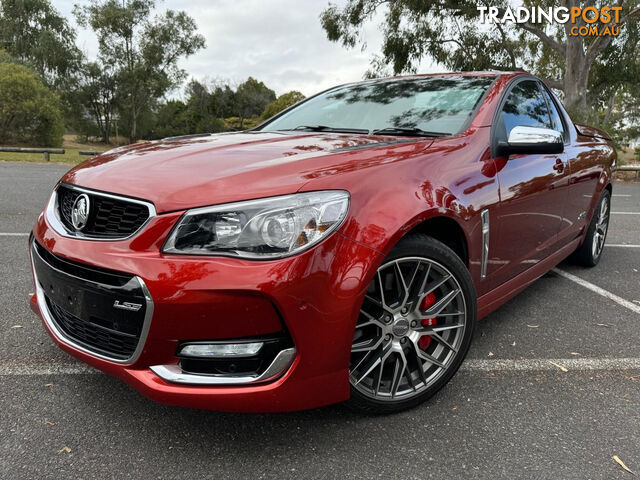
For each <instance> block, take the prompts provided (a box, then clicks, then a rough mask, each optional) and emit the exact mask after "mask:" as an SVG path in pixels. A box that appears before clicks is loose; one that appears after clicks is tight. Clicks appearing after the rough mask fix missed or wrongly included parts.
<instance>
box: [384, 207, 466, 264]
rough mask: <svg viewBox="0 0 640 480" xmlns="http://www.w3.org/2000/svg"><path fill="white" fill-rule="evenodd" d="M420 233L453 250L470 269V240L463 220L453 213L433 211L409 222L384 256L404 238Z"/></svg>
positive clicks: (394, 238)
mask: <svg viewBox="0 0 640 480" xmlns="http://www.w3.org/2000/svg"><path fill="white" fill-rule="evenodd" d="M416 233H420V234H423V235H427V236H429V237H432V238H434V239H436V240H438V241H440V242H442V243H444V244H445V245H446V246H448V247H449V248H451V250H453V251H454V252H455V253H456V255H458V257H460V259H461V260H462V262H463V263H464V264H465V265H466V266H467V268H468V267H469V238H468V234H467V232H466V230H465V229H464V228H463V220H461V219H460V218H458V217H457V216H456V215H454V214H453V213H452V212H449V211H447V212H446V213H443V212H442V211H440V210H438V211H431V212H426V213H425V214H423V215H420V216H418V217H416V218H413V219H412V220H411V221H409V222H407V224H405V225H404V226H403V227H402V228H401V229H400V230H399V231H398V232H397V233H396V235H394V236H393V238H392V239H391V240H390V241H389V242H388V244H387V245H386V248H385V249H384V251H383V253H384V255H385V256H386V255H388V253H389V252H390V251H391V249H392V248H393V247H394V246H395V245H397V243H398V242H399V241H400V240H402V239H403V238H405V237H407V236H409V235H412V234H416Z"/></svg>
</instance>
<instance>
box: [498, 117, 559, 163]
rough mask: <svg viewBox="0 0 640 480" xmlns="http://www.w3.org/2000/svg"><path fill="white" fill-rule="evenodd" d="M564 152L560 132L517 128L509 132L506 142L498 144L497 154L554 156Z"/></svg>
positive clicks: (536, 128) (548, 129) (534, 128)
mask: <svg viewBox="0 0 640 480" xmlns="http://www.w3.org/2000/svg"><path fill="white" fill-rule="evenodd" d="M563 151H564V137H563V135H562V133H561V132H558V131H556V130H552V129H550V128H539V127H524V126H520V125H519V126H517V127H513V128H512V129H511V132H509V140H508V141H507V142H504V141H502V142H498V145H497V152H496V153H497V154H498V155H500V156H506V157H508V156H509V155H511V154H541V155H545V154H549V155H550V154H556V153H562V152H563Z"/></svg>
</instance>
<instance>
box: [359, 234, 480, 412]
mask: <svg viewBox="0 0 640 480" xmlns="http://www.w3.org/2000/svg"><path fill="white" fill-rule="evenodd" d="M476 311H477V308H476V292H475V288H474V286H473V281H472V280H471V276H470V275H469V271H468V270H467V268H466V266H465V265H464V263H463V262H462V261H461V259H460V258H459V257H458V256H457V255H456V254H455V253H454V252H453V251H452V250H451V249H450V248H448V247H447V246H446V245H444V244H443V243H441V242H439V241H437V240H435V239H433V238H431V237H428V236H425V235H412V236H410V237H407V238H405V239H403V240H401V241H400V243H399V244H398V245H397V246H396V247H395V248H394V249H393V250H392V251H391V253H390V254H389V256H388V257H387V258H386V259H385V261H384V263H383V265H382V266H381V267H380V268H379V269H378V271H377V272H376V274H375V277H374V278H373V281H372V282H371V284H370V285H369V288H368V290H367V293H366V296H365V299H364V301H363V304H362V307H361V310H360V315H359V318H358V322H357V324H356V329H355V332H354V336H353V344H352V347H351V361H350V367H349V368H350V375H349V380H350V383H351V400H350V404H351V405H352V406H353V407H355V408H357V409H359V410H364V411H367V412H371V413H390V412H395V411H400V410H404V409H406V408H411V407H413V406H416V405H418V404H420V403H422V402H424V401H425V400H427V399H428V398H429V397H431V396H432V395H433V394H435V393H436V392H437V391H438V390H440V389H441V388H442V387H443V386H444V385H445V384H446V383H447V382H448V381H449V380H450V379H451V377H452V376H453V375H454V374H455V372H456V371H457V370H458V368H459V367H460V364H461V363H462V361H463V359H464V357H465V355H466V354H467V351H468V349H469V345H470V343H471V338H472V335H473V328H474V326H475V323H476Z"/></svg>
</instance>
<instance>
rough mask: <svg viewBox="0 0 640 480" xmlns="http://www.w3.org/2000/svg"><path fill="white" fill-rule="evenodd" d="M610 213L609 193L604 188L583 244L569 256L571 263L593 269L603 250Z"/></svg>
mask: <svg viewBox="0 0 640 480" xmlns="http://www.w3.org/2000/svg"><path fill="white" fill-rule="evenodd" d="M610 213H611V193H609V190H607V189H606V188H605V189H604V190H603V191H602V195H601V196H600V201H599V202H598V205H597V206H596V209H595V212H593V218H592V219H591V223H590V224H589V228H588V229H587V233H586V234H585V237H584V242H583V243H582V245H581V246H580V247H578V249H577V250H576V251H575V252H574V253H573V255H572V256H571V261H573V263H576V264H578V265H582V266H585V267H595V266H596V265H597V264H598V262H599V261H600V258H601V257H602V252H603V250H604V242H605V241H606V239H607V231H608V230H609V215H610Z"/></svg>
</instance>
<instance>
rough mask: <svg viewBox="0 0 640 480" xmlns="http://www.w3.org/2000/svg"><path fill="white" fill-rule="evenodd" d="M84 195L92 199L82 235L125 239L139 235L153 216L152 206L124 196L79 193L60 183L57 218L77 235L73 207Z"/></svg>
mask: <svg viewBox="0 0 640 480" xmlns="http://www.w3.org/2000/svg"><path fill="white" fill-rule="evenodd" d="M83 193H84V194H86V195H87V196H88V197H89V202H90V205H91V206H90V208H89V218H88V220H87V224H86V226H85V227H84V228H83V229H82V230H81V231H80V232H79V234H80V235H81V236H84V237H90V238H105V239H118V238H126V237H129V236H131V235H133V234H134V233H136V232H137V231H138V230H139V229H140V227H142V225H144V223H145V222H146V221H147V220H148V219H149V217H150V216H151V212H150V210H149V207H148V206H147V205H146V204H144V203H139V202H138V201H134V200H129V199H126V198H123V197H118V198H114V197H112V196H110V195H104V194H101V193H99V192H91V191H84V190H83V191H80V190H76V189H74V188H71V187H69V186H66V185H65V184H61V185H60V186H59V187H58V190H57V191H56V194H57V197H58V215H59V216H60V220H61V221H62V223H63V224H64V226H65V227H66V228H67V230H68V231H69V232H71V233H76V229H75V227H74V226H73V223H72V221H71V211H72V209H73V204H74V202H75V201H76V199H77V198H78V197H79V196H80V195H82V194H83Z"/></svg>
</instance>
